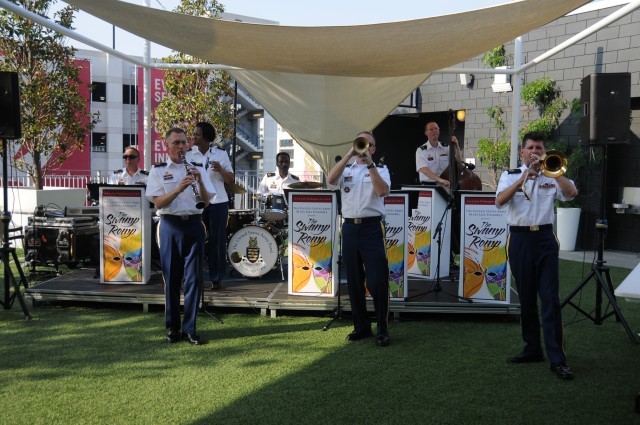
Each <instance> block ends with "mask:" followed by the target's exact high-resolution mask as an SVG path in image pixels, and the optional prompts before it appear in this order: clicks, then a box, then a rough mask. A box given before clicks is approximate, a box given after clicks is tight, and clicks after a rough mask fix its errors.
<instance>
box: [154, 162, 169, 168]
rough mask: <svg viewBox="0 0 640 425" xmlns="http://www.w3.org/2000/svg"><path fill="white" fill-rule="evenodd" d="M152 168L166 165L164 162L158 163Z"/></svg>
mask: <svg viewBox="0 0 640 425" xmlns="http://www.w3.org/2000/svg"><path fill="white" fill-rule="evenodd" d="M153 166H154V167H166V166H167V163H166V162H158V163H157V164H153Z"/></svg>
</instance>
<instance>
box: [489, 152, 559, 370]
mask: <svg viewBox="0 0 640 425" xmlns="http://www.w3.org/2000/svg"><path fill="white" fill-rule="evenodd" d="M526 170H527V166H526V165H523V166H521V167H520V168H516V169H513V170H508V171H505V172H503V173H502V175H501V176H500V181H499V183H498V188H497V190H496V199H497V197H498V195H499V194H500V192H502V191H503V190H505V189H507V188H508V187H510V186H512V185H513V184H515V183H516V181H517V180H518V179H520V178H521V176H522V173H523V172H526ZM534 185H535V189H534ZM526 190H527V193H531V191H532V190H533V193H532V195H531V200H530V201H529V200H526V199H525V195H524V193H523V192H522V190H521V189H520V188H518V191H517V192H516V193H515V195H514V196H513V198H511V199H510V200H509V201H507V202H505V204H504V205H502V206H498V205H497V204H496V206H497V207H498V209H502V208H507V223H508V224H509V237H508V239H507V256H508V259H509V265H510V267H511V273H512V274H513V277H514V278H515V281H516V287H517V289H518V296H519V298H520V309H521V310H520V321H521V324H522V339H523V341H524V342H525V348H524V351H523V354H525V355H526V356H530V357H532V358H542V345H541V340H540V319H539V318H538V300H537V297H538V296H539V297H540V305H541V318H542V330H543V334H544V345H545V349H546V352H547V357H548V358H549V361H550V362H551V363H552V364H565V361H566V356H565V352H564V349H563V345H562V340H563V330H562V314H561V309H560V301H559V286H560V282H559V275H558V267H559V260H558V251H559V246H558V241H557V239H556V235H555V234H554V233H553V224H552V223H553V220H554V212H553V211H554V210H553V203H554V200H556V199H558V200H561V201H567V200H570V198H568V197H566V196H565V195H564V194H563V193H562V190H561V189H560V187H559V185H558V184H557V182H556V180H555V179H553V178H550V177H546V176H544V175H540V176H539V177H538V178H537V179H535V180H532V179H530V180H527V182H526Z"/></svg>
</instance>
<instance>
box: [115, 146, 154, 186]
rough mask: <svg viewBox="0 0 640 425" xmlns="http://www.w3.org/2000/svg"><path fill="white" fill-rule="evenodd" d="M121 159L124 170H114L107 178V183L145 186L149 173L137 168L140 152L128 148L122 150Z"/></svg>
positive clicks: (130, 147)
mask: <svg viewBox="0 0 640 425" xmlns="http://www.w3.org/2000/svg"><path fill="white" fill-rule="evenodd" d="M122 159H124V168H121V169H119V170H115V171H114V172H113V174H111V175H110V176H109V179H108V181H107V183H109V184H124V185H132V184H146V183H147V176H149V172H148V171H145V170H143V169H142V168H138V164H139V163H140V152H138V149H136V148H134V147H133V146H129V147H128V148H126V149H125V150H124V154H123V155H122Z"/></svg>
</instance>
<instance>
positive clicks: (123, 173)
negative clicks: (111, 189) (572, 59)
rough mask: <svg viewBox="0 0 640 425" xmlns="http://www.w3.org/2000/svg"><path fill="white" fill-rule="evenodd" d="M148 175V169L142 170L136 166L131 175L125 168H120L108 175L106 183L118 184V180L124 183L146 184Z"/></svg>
mask: <svg viewBox="0 0 640 425" xmlns="http://www.w3.org/2000/svg"><path fill="white" fill-rule="evenodd" d="M148 176H149V172H148V171H144V170H143V169H142V168H138V170H137V171H136V172H135V174H134V175H133V176H130V175H129V173H128V172H127V168H126V167H125V168H122V169H120V170H116V171H114V172H113V174H111V175H110V176H109V180H108V181H107V183H109V184H118V183H120V182H124V184H125V185H127V186H128V185H132V184H147V178H148Z"/></svg>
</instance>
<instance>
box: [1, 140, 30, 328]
mask: <svg viewBox="0 0 640 425" xmlns="http://www.w3.org/2000/svg"><path fill="white" fill-rule="evenodd" d="M7 155H8V153H7V141H6V139H4V138H2V196H3V202H4V208H5V210H6V211H3V212H2V230H3V238H2V249H1V250H0V255H2V265H3V266H4V301H0V304H2V306H3V307H4V308H5V310H9V309H10V308H11V307H12V306H13V301H14V300H15V299H16V298H17V299H18V302H20V306H21V307H22V312H23V313H24V318H25V319H26V320H30V319H31V314H29V309H28V308H27V303H25V301H24V297H23V295H22V288H21V285H22V286H23V287H24V288H25V289H26V288H27V287H28V285H27V278H26V277H25V275H24V272H23V271H22V267H21V266H20V261H19V260H18V255H17V254H16V249H15V248H14V247H11V246H9V223H10V222H11V213H10V212H9V211H8V210H7V205H8V204H9V189H8V182H7ZM9 256H11V258H10V257H9ZM11 259H13V266H14V267H15V268H16V270H18V274H19V275H20V281H17V280H16V278H15V276H14V274H13V270H12V269H11ZM9 285H12V286H13V295H11V294H10V288H9Z"/></svg>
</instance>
